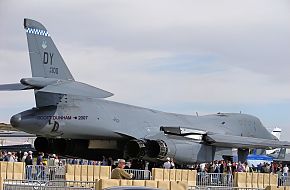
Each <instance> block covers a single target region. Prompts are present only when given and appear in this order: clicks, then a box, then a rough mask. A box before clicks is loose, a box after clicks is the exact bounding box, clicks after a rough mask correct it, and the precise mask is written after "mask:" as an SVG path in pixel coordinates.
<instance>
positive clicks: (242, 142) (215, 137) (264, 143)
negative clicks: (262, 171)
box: [204, 134, 290, 148]
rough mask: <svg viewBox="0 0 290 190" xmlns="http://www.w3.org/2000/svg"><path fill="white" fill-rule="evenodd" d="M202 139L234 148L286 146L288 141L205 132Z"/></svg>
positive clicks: (216, 144)
mask: <svg viewBox="0 0 290 190" xmlns="http://www.w3.org/2000/svg"><path fill="white" fill-rule="evenodd" d="M204 141H205V142H207V143H209V144H211V145H215V146H222V147H234V148H269V147H271V148H287V147H290V143H289V142H287V141H278V140H270V139H262V138H253V137H243V136H232V135H222V134H207V135H206V136H205V137H204Z"/></svg>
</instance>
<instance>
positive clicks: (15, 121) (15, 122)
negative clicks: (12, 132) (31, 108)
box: [10, 114, 21, 128]
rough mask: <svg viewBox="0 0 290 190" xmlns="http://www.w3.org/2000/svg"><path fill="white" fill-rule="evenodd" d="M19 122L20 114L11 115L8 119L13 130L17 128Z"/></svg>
mask: <svg viewBox="0 0 290 190" xmlns="http://www.w3.org/2000/svg"><path fill="white" fill-rule="evenodd" d="M20 122H21V115H20V114H16V115H13V116H12V117H11V119H10V124H11V125H12V126H13V127H15V128H17V127H19V125H20Z"/></svg>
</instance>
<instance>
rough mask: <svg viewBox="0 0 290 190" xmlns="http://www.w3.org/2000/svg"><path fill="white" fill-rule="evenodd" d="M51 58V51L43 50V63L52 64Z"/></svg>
mask: <svg viewBox="0 0 290 190" xmlns="http://www.w3.org/2000/svg"><path fill="white" fill-rule="evenodd" d="M52 58H53V53H49V54H48V53H47V52H43V64H48V63H50V65H52Z"/></svg>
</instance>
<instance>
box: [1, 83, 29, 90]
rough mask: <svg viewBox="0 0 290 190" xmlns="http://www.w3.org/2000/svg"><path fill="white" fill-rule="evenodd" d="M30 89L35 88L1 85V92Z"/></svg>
mask: <svg viewBox="0 0 290 190" xmlns="http://www.w3.org/2000/svg"><path fill="white" fill-rule="evenodd" d="M29 89H33V87H31V86H26V85H23V84H21V83H14V84H2V85H0V91H14V90H29Z"/></svg>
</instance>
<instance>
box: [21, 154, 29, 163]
mask: <svg viewBox="0 0 290 190" xmlns="http://www.w3.org/2000/svg"><path fill="white" fill-rule="evenodd" d="M27 156H28V153H27V152H24V153H23V157H22V159H21V161H22V162H25V160H26V157H27Z"/></svg>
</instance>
